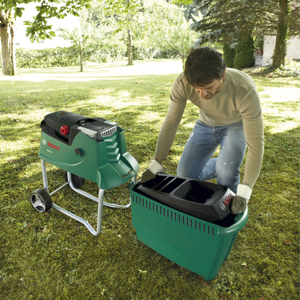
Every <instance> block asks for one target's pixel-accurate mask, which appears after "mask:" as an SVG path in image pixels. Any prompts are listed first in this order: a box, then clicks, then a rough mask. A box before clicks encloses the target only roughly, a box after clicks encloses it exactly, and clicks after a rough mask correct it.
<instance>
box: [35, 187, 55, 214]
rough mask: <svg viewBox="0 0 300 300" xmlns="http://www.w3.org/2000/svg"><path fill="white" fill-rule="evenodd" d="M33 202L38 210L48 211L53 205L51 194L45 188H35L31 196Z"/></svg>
mask: <svg viewBox="0 0 300 300" xmlns="http://www.w3.org/2000/svg"><path fill="white" fill-rule="evenodd" d="M30 200H31V204H32V206H33V208H34V209H35V210H37V211H38V212H46V211H47V210H49V209H50V208H51V207H52V199H51V196H50V195H49V194H48V193H47V191H46V190H45V189H37V190H35V191H34V192H33V193H32V194H31V197H30Z"/></svg>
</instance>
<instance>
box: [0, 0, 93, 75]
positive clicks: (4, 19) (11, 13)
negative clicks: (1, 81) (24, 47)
mask: <svg viewBox="0 0 300 300" xmlns="http://www.w3.org/2000/svg"><path fill="white" fill-rule="evenodd" d="M90 1H91V0H72V1H69V0H43V1H42V2H39V4H38V5H37V6H36V10H37V14H36V16H35V17H34V20H33V21H25V22H24V24H25V25H26V26H27V34H26V36H28V37H29V38H30V39H31V40H32V41H34V40H39V39H45V38H50V39H51V38H52V37H53V36H55V32H54V31H52V30H51V29H52V26H51V25H49V24H48V23H47V21H48V20H49V19H50V18H58V19H63V18H65V17H66V16H67V15H69V14H71V15H74V16H79V14H78V12H79V11H80V9H81V8H82V7H89V2H90ZM35 2H38V1H36V0H14V1H12V0H0V36H1V45H2V72H3V74H4V75H16V63H15V49H14V34H15V30H14V23H15V20H16V18H18V17H19V18H20V17H22V14H23V11H24V9H25V7H24V5H25V4H28V3H35Z"/></svg>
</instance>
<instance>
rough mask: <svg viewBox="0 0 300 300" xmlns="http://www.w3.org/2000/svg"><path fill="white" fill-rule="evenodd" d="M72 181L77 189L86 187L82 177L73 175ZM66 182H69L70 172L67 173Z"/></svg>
mask: <svg viewBox="0 0 300 300" xmlns="http://www.w3.org/2000/svg"><path fill="white" fill-rule="evenodd" d="M71 179H72V183H73V185H74V186H75V188H76V189H80V188H81V187H82V186H83V185H84V182H85V179H84V178H82V177H80V176H77V175H75V174H71ZM65 181H66V182H68V172H65Z"/></svg>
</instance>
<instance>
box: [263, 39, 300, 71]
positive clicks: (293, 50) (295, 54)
mask: <svg viewBox="0 0 300 300" xmlns="http://www.w3.org/2000/svg"><path fill="white" fill-rule="evenodd" d="M275 43H276V36H265V37H264V50H263V59H262V65H263V66H266V65H271V64H272V56H273V53H274V49H275ZM286 58H287V61H288V62H290V61H291V60H292V59H294V60H300V38H299V37H293V38H291V39H289V40H288V42H287V56H286Z"/></svg>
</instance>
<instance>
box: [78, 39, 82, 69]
mask: <svg viewBox="0 0 300 300" xmlns="http://www.w3.org/2000/svg"><path fill="white" fill-rule="evenodd" d="M78 48H79V57H80V71H79V72H83V55H82V45H81V43H80V42H79V47H78Z"/></svg>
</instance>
